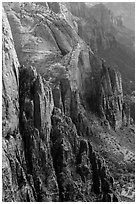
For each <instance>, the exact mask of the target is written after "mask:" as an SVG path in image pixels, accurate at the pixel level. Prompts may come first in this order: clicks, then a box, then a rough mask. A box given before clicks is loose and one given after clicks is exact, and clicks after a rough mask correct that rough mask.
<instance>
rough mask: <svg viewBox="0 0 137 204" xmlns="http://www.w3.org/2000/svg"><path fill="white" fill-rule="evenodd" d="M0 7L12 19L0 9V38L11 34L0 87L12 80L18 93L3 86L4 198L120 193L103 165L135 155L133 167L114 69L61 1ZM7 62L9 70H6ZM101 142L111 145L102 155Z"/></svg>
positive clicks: (114, 196) (112, 197) (104, 197)
mask: <svg viewBox="0 0 137 204" xmlns="http://www.w3.org/2000/svg"><path fill="white" fill-rule="evenodd" d="M4 8H5V10H6V13H7V17H8V20H9V23H10V26H9V24H8V21H7V18H6V16H5V14H4V12H3V14H4V17H3V30H4V29H7V32H4V33H3V39H4V40H3V46H5V44H6V42H7V39H8V38H10V40H8V43H7V44H8V46H9V47H11V48H10V49H11V50H10V51H9V50H7V51H5V49H4V48H3V50H4V53H3V57H4V59H5V58H6V56H10V57H9V58H8V59H7V61H6V62H5V61H4V60H3V62H4V63H5V64H4V65H3V81H4V85H3V87H5V84H8V83H9V82H10V81H13V84H15V85H14V87H15V89H16V94H17V95H16V94H15V95H14V94H13V93H14V89H13V90H10V91H9V93H8V94H6V93H7V89H8V88H7V87H6V88H5V89H3V95H4V98H6V100H4V101H3V110H5V112H4V114H3V121H4V123H5V121H6V123H7V122H8V123H9V124H10V123H11V122H10V121H12V122H13V121H14V122H15V123H14V125H11V127H10V128H9V129H8V131H6V132H5V129H6V128H7V126H6V128H5V129H4V127H5V126H4V125H3V139H4V152H6V153H5V157H3V158H6V159H4V162H3V165H4V168H3V181H4V182H5V183H4V185H3V187H4V188H3V201H45V202H46V201H118V200H119V196H118V192H117V190H116V189H117V187H116V189H114V183H115V182H114V180H113V176H112V175H111V174H113V173H114V172H113V170H112V169H111V174H110V172H109V169H108V166H109V165H110V164H113V166H114V168H116V166H118V168H119V169H120V166H122V167H121V168H122V169H123V168H127V167H128V166H129V165H130V164H131V163H133V167H132V171H134V149H132V148H131V145H129V146H128V145H127V146H126V143H123V144H122V142H121V141H120V133H119V131H120V128H123V129H125V125H126V126H129V128H128V127H127V129H128V130H129V134H130V133H131V130H130V127H131V126H130V113H129V107H128V106H126V104H125V103H124V100H123V90H122V81H121V75H120V73H119V72H118V71H116V70H114V69H112V68H110V67H108V66H107V65H106V63H105V62H104V61H103V60H100V58H99V57H98V56H97V55H96V54H94V52H93V51H92V50H91V49H90V47H89V46H87V45H86V43H85V42H84V41H83V40H82V39H81V38H80V37H79V36H78V33H77V32H78V29H77V28H78V26H77V25H78V24H77V23H78V22H77V21H78V18H76V17H74V16H73V15H72V14H71V13H70V11H69V10H68V9H67V7H66V6H65V4H62V3H42V4H41V3H4ZM5 22H6V23H5ZM10 27H11V30H10ZM11 31H12V34H13V40H11V39H12V35H11ZM9 35H10V37H8V36H9ZM13 41H14V44H13ZM14 46H15V48H14ZM15 50H16V52H17V55H16V52H15ZM6 52H7V53H6ZM12 53H15V55H13V54H12ZM18 60H19V62H18ZM14 61H15V62H16V64H17V65H14V64H15V63H12V62H14ZM19 63H20V65H19ZM4 67H5V68H4ZM4 70H6V71H4ZM9 70H11V72H10V73H13V74H12V76H10V75H8V77H5V75H6V74H5V72H8V71H9ZM15 70H16V71H15ZM16 72H17V73H16ZM15 76H16V78H15ZM10 77H11V78H10ZM15 79H16V80H15ZM16 81H18V82H16ZM8 95H9V96H8ZM5 96H6V97H5ZM8 98H10V99H11V102H12V103H13V105H12V106H13V108H12V111H13V110H15V107H18V108H16V112H15V113H10V110H9V109H8V107H9V104H8V102H7V103H6V101H8ZM15 99H16V100H15ZM12 103H11V104H12ZM12 117H14V118H15V119H16V120H15V119H14V118H12ZM7 118H9V119H7ZM11 124H12V123H11ZM121 131H122V130H121ZM123 132H124V131H123ZM123 132H122V134H124V133H123ZM17 133H18V134H17ZM132 137H133V138H134V136H133V135H132ZM13 138H14V139H13ZM107 138H110V139H109V140H108V139H107ZM12 139H13V140H12ZM127 139H128V137H127ZM106 141H107V142H106ZM101 143H102V152H101V151H100V149H99V148H98V145H100V144H101ZM118 143H119V144H118ZM132 143H134V139H133V141H132ZM5 144H6V145H7V146H5ZM9 146H10V148H11V150H10V152H7V151H5V149H6V148H8V147H9ZM106 148H107V151H108V152H109V151H111V149H112V148H113V151H111V155H107V157H106V158H105V157H104V153H105V151H106ZM133 148H134V146H133ZM126 151H128V155H127V153H126ZM97 152H98V153H97ZM101 155H102V156H101ZM114 155H115V156H116V161H115V162H114V161H113V159H112V158H113V156H114ZM119 155H121V157H120V158H122V156H123V155H124V160H122V161H119V160H117V159H118V157H119ZM103 157H104V158H105V160H106V161H107V162H108V165H106V163H105V160H104V159H103ZM12 161H13V164H12ZM10 162H11V163H10ZM18 163H19V165H18ZM18 166H19V167H18ZM123 166H124V167H123ZM6 168H7V169H6ZM17 168H19V172H20V174H17V173H16V172H17V171H18V170H17ZM9 169H10V173H8V176H7V177H8V178H10V184H9V183H8V180H6V178H7V177H6V175H7V174H6V171H8V172H9ZM20 169H21V170H20ZM45 172H46V173H45ZM114 176H117V174H116V175H115V174H114ZM4 179H5V180H4ZM14 182H15V183H14ZM13 184H14V185H13ZM74 192H75V193H74ZM9 194H10V195H12V196H11V197H10V196H8V195H9Z"/></svg>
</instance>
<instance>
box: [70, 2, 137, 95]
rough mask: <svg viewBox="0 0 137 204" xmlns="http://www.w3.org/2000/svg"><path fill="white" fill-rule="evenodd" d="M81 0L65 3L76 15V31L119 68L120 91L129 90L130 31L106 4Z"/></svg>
mask: <svg viewBox="0 0 137 204" xmlns="http://www.w3.org/2000/svg"><path fill="white" fill-rule="evenodd" d="M83 4H84V3H79V6H77V3H74V4H73V3H72V4H71V3H67V7H68V9H69V10H70V11H71V12H72V14H73V15H74V16H77V17H79V19H80V20H79V21H78V34H79V35H80V37H81V38H82V39H84V40H85V42H86V43H87V44H88V45H89V46H90V47H91V49H92V50H94V51H95V52H97V53H98V55H99V56H100V57H103V58H104V59H105V60H106V61H107V62H108V63H109V65H110V66H115V67H116V68H117V69H119V71H120V72H121V74H122V77H123V85H124V86H123V87H124V92H125V93H127V94H130V93H131V92H132V91H134V87H135V72H134V67H135V34H134V32H133V31H131V30H129V29H128V28H126V27H125V26H124V24H123V21H122V20H120V18H119V17H117V16H114V14H113V13H112V12H111V11H110V10H109V9H108V8H107V7H106V4H96V5H94V6H93V5H92V6H90V4H88V3H87V4H84V5H83ZM117 4H119V3H117ZM120 5H121V4H120ZM110 6H111V3H110ZM127 87H128V88H127Z"/></svg>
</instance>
